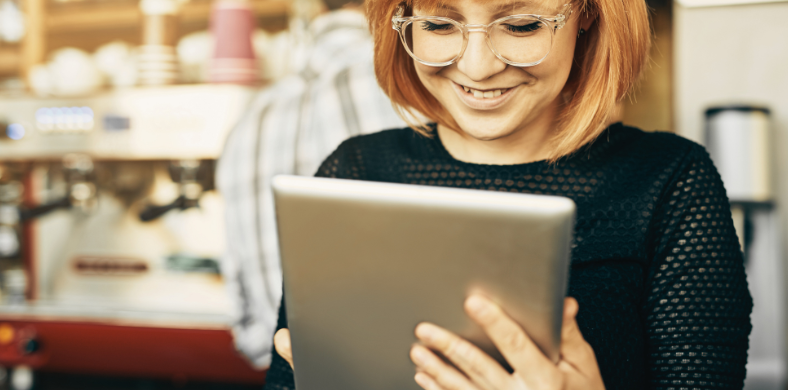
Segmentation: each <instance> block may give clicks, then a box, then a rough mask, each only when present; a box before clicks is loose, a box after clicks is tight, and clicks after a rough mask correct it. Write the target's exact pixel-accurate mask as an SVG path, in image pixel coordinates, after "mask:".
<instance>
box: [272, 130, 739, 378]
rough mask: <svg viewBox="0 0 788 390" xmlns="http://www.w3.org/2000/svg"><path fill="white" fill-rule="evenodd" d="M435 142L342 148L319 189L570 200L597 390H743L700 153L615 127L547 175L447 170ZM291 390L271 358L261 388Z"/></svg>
mask: <svg viewBox="0 0 788 390" xmlns="http://www.w3.org/2000/svg"><path fill="white" fill-rule="evenodd" d="M434 133H435V134H436V135H435V136H434V137H433V138H427V137H424V136H421V135H418V134H417V133H415V132H414V131H413V130H411V129H407V128H406V129H398V130H388V131H383V132H380V133H376V134H371V135H365V136H359V137H355V138H351V139H349V140H347V141H345V142H344V143H343V144H342V145H340V147H339V148H338V149H337V150H336V151H335V152H334V153H333V154H332V155H331V156H329V157H328V158H327V159H326V160H325V162H324V163H323V164H322V166H321V167H320V169H319V171H318V172H317V176H323V177H335V178H345V179H357V180H371V181H382V182H392V183H410V184H421V185H432V186H444V187H457V188H470V189H479V190H490V191H507V192H521V193H531V194H548V195H558V196H565V197H568V198H570V199H572V200H574V202H575V203H576V205H577V221H576V226H575V235H574V242H573V245H572V263H571V271H570V281H569V295H570V296H572V297H575V298H576V299H577V300H578V302H579V304H580V311H579V313H578V315H577V321H578V324H579V326H580V329H581V331H582V333H583V336H584V337H585V339H586V340H587V341H588V343H589V344H590V345H591V346H592V347H593V349H594V352H595V353H596V357H597V361H598V363H599V368H600V370H601V373H602V377H603V379H604V381H605V386H606V388H607V389H608V390H614V389H676V390H679V389H741V388H742V386H743V381H744V376H745V364H746V361H747V347H748V336H749V333H750V330H751V324H750V317H749V316H750V312H751V310H752V299H751V297H750V294H749V291H748V289H747V281H746V278H745V273H744V266H743V263H742V254H741V251H740V248H739V242H738V239H737V238H736V232H735V231H734V228H733V222H732V220H731V216H730V206H729V204H728V199H727V197H726V194H725V189H724V188H723V184H722V181H721V180H720V176H719V174H718V173H717V170H716V169H715V168H714V165H713V164H712V162H711V160H710V158H709V156H708V154H707V153H706V151H705V150H704V149H703V147H701V146H699V145H697V144H695V143H693V142H691V141H688V140H686V139H683V138H681V137H679V136H676V135H673V134H668V133H645V132H642V131H640V130H638V129H634V128H630V127H625V126H623V125H621V124H615V125H612V126H611V127H610V128H608V129H607V130H606V131H605V132H604V133H603V134H602V135H601V136H600V137H599V138H598V139H597V140H596V141H595V142H594V143H592V144H591V145H588V146H586V147H585V148H583V149H581V150H580V151H579V152H577V153H576V154H574V155H573V156H570V157H567V158H564V159H562V160H559V162H557V163H554V164H550V163H547V162H545V161H538V162H533V163H527V164H518V165H481V164H471V163H465V162H461V161H458V160H456V159H454V158H453V157H452V156H451V155H450V154H449V153H448V152H447V151H446V149H444V147H443V145H442V144H441V142H440V139H439V137H438V136H437V132H434ZM278 327H279V328H282V327H287V315H286V313H285V309H284V304H283V305H282V308H281V309H280V314H279V325H278ZM294 387H295V386H294V384H293V373H292V370H291V369H290V367H289V365H288V364H287V363H286V362H285V361H284V360H283V359H282V358H281V357H280V356H279V354H278V353H276V351H275V352H274V357H273V361H272V365H271V367H270V369H269V372H268V378H267V380H266V388H267V389H272V390H284V389H293V388H294Z"/></svg>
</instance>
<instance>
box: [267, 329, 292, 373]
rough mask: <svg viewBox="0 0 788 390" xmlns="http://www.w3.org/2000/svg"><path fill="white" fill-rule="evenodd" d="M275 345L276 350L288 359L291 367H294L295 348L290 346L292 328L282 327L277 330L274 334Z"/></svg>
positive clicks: (283, 357)
mask: <svg viewBox="0 0 788 390" xmlns="http://www.w3.org/2000/svg"><path fill="white" fill-rule="evenodd" d="M269 334H270V333H269ZM274 347H276V352H277V353H279V356H281V357H282V359H285V360H287V362H288V363H290V368H293V349H292V348H291V347H290V329H287V328H282V329H279V330H278V331H276V334H275V335H274Z"/></svg>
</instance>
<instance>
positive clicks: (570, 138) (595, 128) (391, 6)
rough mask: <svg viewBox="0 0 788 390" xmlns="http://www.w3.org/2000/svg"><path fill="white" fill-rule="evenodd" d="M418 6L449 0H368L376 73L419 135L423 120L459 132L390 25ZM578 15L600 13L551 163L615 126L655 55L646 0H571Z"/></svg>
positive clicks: (580, 46) (575, 73)
mask: <svg viewBox="0 0 788 390" xmlns="http://www.w3.org/2000/svg"><path fill="white" fill-rule="evenodd" d="M414 1H417V2H418V5H419V6H423V7H424V8H426V9H431V8H435V7H437V5H438V4H439V3H440V2H442V1H450V0H404V1H403V0H369V1H367V2H366V3H367V18H368V19H369V24H370V29H371V31H372V35H373V39H374V41H375V74H376V75H377V78H378V83H379V84H380V86H381V88H382V89H383V91H384V92H385V93H386V95H388V96H389V98H391V101H392V104H393V105H394V108H395V109H396V110H397V112H399V114H400V116H402V118H403V119H404V120H405V121H406V122H408V123H410V124H411V127H413V129H414V130H416V131H418V132H419V133H422V134H424V135H427V136H429V130H428V129H426V128H425V127H424V126H420V125H416V124H415V123H414V122H416V121H415V120H414V119H413V118H415V117H418V116H419V115H421V116H424V117H427V118H429V119H430V120H433V121H435V122H437V123H439V124H441V125H444V126H446V127H448V128H451V129H453V130H455V131H459V126H458V125H457V122H456V121H455V120H454V118H452V116H451V115H450V114H449V112H448V111H446V109H445V108H444V107H443V106H442V105H441V104H440V103H439V102H438V101H437V99H435V97H433V96H432V94H431V93H430V92H429V91H427V89H426V88H425V87H424V85H423V84H422V83H421V81H420V80H419V78H418V76H417V74H416V69H415V67H414V65H413V59H412V58H411V57H410V56H409V55H408V53H407V52H406V51H405V48H404V47H402V44H401V43H400V40H399V36H398V33H397V31H395V30H393V29H392V28H391V17H392V16H393V15H394V13H395V12H396V10H397V7H398V6H399V5H400V4H405V6H406V7H411V9H412V6H413V2H414ZM571 1H572V2H573V3H575V4H574V5H575V7H574V8H575V12H577V11H578V10H579V11H580V12H583V13H588V14H589V15H594V16H596V18H595V21H594V23H593V24H592V25H591V27H590V28H589V29H588V31H587V32H586V34H585V36H584V38H581V39H578V43H577V46H576V48H575V59H574V62H573V66H572V70H571V72H570V75H569V80H568V81H567V86H566V87H565V88H564V91H569V93H570V97H569V98H568V100H567V101H566V103H565V104H564V105H563V106H562V108H561V112H560V114H559V118H558V126H557V129H556V131H555V134H554V136H553V138H552V142H553V151H552V153H551V154H550V157H549V160H550V161H556V160H558V159H559V158H561V157H563V156H567V155H570V154H572V153H574V152H576V151H577V150H579V149H580V148H581V147H583V146H584V145H587V144H588V143H590V142H592V141H593V140H594V139H596V138H597V137H598V136H599V135H600V134H601V133H602V131H604V129H605V128H606V127H607V125H608V117H609V114H610V113H611V111H612V110H613V108H614V107H615V105H616V103H617V102H618V101H619V100H621V99H622V98H623V97H624V96H626V94H627V93H628V92H629V90H630V89H631V88H632V87H633V85H634V84H635V83H636V82H637V80H638V78H639V76H640V73H641V70H642V69H643V67H644V65H645V63H646V60H647V58H648V51H649V46H650V42H651V40H650V37H651V35H650V34H651V32H650V28H649V21H648V9H647V6H646V2H645V0H571Z"/></svg>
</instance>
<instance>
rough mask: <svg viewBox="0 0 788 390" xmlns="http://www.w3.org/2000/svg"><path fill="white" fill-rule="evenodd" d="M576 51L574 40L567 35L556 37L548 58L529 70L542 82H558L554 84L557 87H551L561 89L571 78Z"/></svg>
mask: <svg viewBox="0 0 788 390" xmlns="http://www.w3.org/2000/svg"><path fill="white" fill-rule="evenodd" d="M565 35H569V34H565ZM574 53H575V41H574V40H572V39H567V37H566V36H562V37H556V39H555V42H554V44H553V48H552V49H551V50H550V54H549V55H548V56H547V58H545V60H544V61H543V62H542V63H541V64H539V65H537V66H534V67H532V68H530V69H528V72H529V73H531V74H532V75H533V76H535V77H536V78H537V79H539V80H541V81H542V82H549V83H550V84H551V85H552V84H556V85H554V87H555V88H551V89H558V90H560V89H562V88H563V86H564V84H565V83H566V80H567V79H568V78H569V72H570V71H571V70H572V61H573V60H574Z"/></svg>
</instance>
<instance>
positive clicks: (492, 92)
mask: <svg viewBox="0 0 788 390" xmlns="http://www.w3.org/2000/svg"><path fill="white" fill-rule="evenodd" d="M458 85H459V86H460V87H462V89H463V90H465V93H466V94H468V95H471V96H473V97H475V98H477V99H492V98H495V97H498V96H501V95H503V94H505V93H506V92H508V91H509V90H511V88H502V89H488V90H481V89H473V88H469V87H466V86H464V85H461V84H458Z"/></svg>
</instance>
